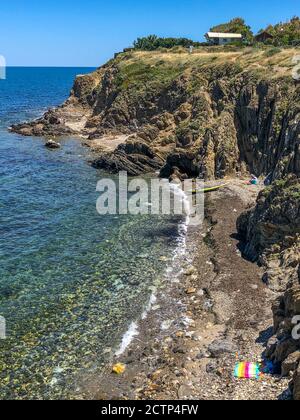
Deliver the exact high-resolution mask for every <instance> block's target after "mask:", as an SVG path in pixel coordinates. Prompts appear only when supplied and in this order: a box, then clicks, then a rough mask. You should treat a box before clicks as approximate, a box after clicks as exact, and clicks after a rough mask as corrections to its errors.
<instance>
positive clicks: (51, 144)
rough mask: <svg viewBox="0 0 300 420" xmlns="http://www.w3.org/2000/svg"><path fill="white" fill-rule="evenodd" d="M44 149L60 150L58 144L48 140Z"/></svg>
mask: <svg viewBox="0 0 300 420" xmlns="http://www.w3.org/2000/svg"><path fill="white" fill-rule="evenodd" d="M45 147H47V148H48V149H60V147H61V145H60V143H57V142H56V141H54V140H51V139H50V140H48V141H47V142H46V144H45Z"/></svg>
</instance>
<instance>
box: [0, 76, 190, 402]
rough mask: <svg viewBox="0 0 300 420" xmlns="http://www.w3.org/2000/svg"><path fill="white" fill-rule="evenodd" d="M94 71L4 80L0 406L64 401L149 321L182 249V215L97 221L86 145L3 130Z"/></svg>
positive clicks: (0, 97) (95, 175)
mask: <svg viewBox="0 0 300 420" xmlns="http://www.w3.org/2000/svg"><path fill="white" fill-rule="evenodd" d="M90 70H91V69H8V75H7V80H6V81H2V80H0V261H1V264H0V316H4V317H5V319H6V322H7V339H6V340H1V341H0V381H1V387H0V398H1V399H9V398H44V399H45V398H68V397H72V395H74V392H75V388H76V378H77V377H79V376H80V375H81V374H82V372H84V373H86V372H89V371H91V372H92V371H94V370H96V369H98V368H99V366H101V364H102V363H104V362H105V360H106V358H107V357H108V356H109V351H108V350H107V349H111V351H113V350H114V349H116V348H117V347H118V346H119V345H120V343H121V339H122V336H123V335H124V333H125V332H126V330H127V329H128V327H129V325H130V324H131V322H133V321H136V320H138V318H139V317H140V315H141V314H142V313H143V311H144V309H145V307H146V306H147V303H148V301H149V298H150V295H151V293H152V291H153V287H157V286H158V287H159V285H160V284H161V282H162V281H163V273H164V272H165V270H166V268H167V265H168V261H166V260H165V259H164V258H160V257H162V256H170V255H172V253H174V252H175V250H176V249H177V248H178V246H180V243H181V240H182V238H181V236H180V235H179V233H178V222H179V221H178V219H177V218H172V217H158V216H155V217H154V216H152V217H151V216H100V215H98V213H97V211H96V200H97V198H98V196H99V193H97V192H96V184H97V181H98V180H99V179H100V178H101V177H103V176H107V175H106V174H103V173H101V172H100V171H96V170H95V169H93V168H91V166H90V165H89V164H88V159H89V150H88V149H86V148H84V147H82V146H81V144H80V141H79V140H78V139H62V140H61V143H62V146H63V147H62V148H61V149H60V150H55V151H50V150H47V149H45V147H44V140H43V139H39V138H30V137H29V138H23V137H21V136H19V135H15V134H11V133H8V132H7V127H8V126H9V125H11V124H12V123H15V122H18V121H23V120H27V119H31V118H33V117H36V116H38V115H40V114H41V113H42V112H43V111H44V110H45V109H46V108H48V107H49V106H54V105H57V104H59V103H61V102H62V101H63V100H64V99H65V98H66V97H67V95H68V92H69V90H70V87H71V86H72V81H73V78H74V76H75V75H76V74H79V73H81V74H82V73H84V72H89V71H90Z"/></svg>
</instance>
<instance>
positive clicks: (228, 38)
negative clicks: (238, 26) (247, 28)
mask: <svg viewBox="0 0 300 420" xmlns="http://www.w3.org/2000/svg"><path fill="white" fill-rule="evenodd" d="M205 36H206V39H207V40H208V41H209V42H210V43H211V44H213V45H226V44H230V43H232V42H236V41H242V39H243V35H242V34H229V33H220V32H207V34H206V35H205Z"/></svg>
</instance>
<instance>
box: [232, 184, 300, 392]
mask: <svg viewBox="0 0 300 420" xmlns="http://www.w3.org/2000/svg"><path fill="white" fill-rule="evenodd" d="M237 225H238V226H237V227H238V231H239V234H240V235H241V238H242V239H243V241H245V243H246V246H245V250H244V253H245V255H246V256H248V257H249V258H251V259H252V260H255V259H258V261H259V262H260V263H261V264H262V266H263V267H264V268H265V274H264V277H263V280H264V281H265V282H266V283H267V284H268V285H269V287H270V288H271V289H273V290H274V291H276V292H280V293H281V294H280V295H279V297H278V298H277V299H276V301H275V302H274V304H273V315H274V334H275V335H274V337H273V338H272V339H271V340H270V341H269V344H268V348H267V350H266V357H267V358H269V359H271V360H272V361H273V362H274V363H275V364H276V365H277V364H279V365H281V367H282V375H283V376H288V375H291V372H292V373H293V372H294V380H293V383H292V387H293V392H294V398H295V399H298V400H300V369H299V364H300V327H299V328H297V322H299V320H300V318H298V319H297V318H295V317H299V316H300V179H299V178H296V177H289V178H288V179H285V180H281V181H277V182H276V183H275V184H274V185H273V186H272V187H269V188H267V189H266V190H264V191H263V192H261V194H260V195H259V197H258V200H257V205H256V207H255V208H253V209H251V210H249V211H247V212H246V213H244V214H242V215H241V216H240V218H239V220H238V223H237Z"/></svg>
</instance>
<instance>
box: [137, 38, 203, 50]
mask: <svg viewBox="0 0 300 420" xmlns="http://www.w3.org/2000/svg"><path fill="white" fill-rule="evenodd" d="M133 45H134V49H136V50H143V51H154V50H158V49H159V48H167V49H170V48H173V47H185V48H188V47H199V46H200V45H201V43H200V42H195V41H192V40H191V39H188V38H161V37H158V36H157V35H149V36H147V37H144V38H138V39H137V40H136V41H134V43H133Z"/></svg>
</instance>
